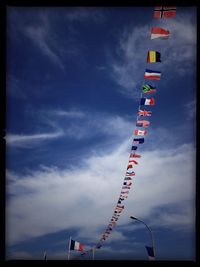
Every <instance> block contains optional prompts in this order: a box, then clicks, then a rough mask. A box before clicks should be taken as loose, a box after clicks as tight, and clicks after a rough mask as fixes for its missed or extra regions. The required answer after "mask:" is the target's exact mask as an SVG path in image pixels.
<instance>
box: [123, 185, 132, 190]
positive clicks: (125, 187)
mask: <svg viewBox="0 0 200 267" xmlns="http://www.w3.org/2000/svg"><path fill="white" fill-rule="evenodd" d="M122 189H131V188H130V186H127V185H125V186H122Z"/></svg>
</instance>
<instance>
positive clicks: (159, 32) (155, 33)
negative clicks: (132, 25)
mask: <svg viewBox="0 0 200 267" xmlns="http://www.w3.org/2000/svg"><path fill="white" fill-rule="evenodd" d="M156 38H160V39H167V38H169V31H168V30H165V29H163V28H159V27H152V28H151V40H153V39H156Z"/></svg>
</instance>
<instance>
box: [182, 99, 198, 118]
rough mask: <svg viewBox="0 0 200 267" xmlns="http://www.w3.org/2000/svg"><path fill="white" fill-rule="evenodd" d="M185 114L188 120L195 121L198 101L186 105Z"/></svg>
mask: <svg viewBox="0 0 200 267" xmlns="http://www.w3.org/2000/svg"><path fill="white" fill-rule="evenodd" d="M185 113H186V118H187V119H188V120H191V119H194V118H195V116H196V99H194V100H192V101H190V102H188V103H187V104H185Z"/></svg>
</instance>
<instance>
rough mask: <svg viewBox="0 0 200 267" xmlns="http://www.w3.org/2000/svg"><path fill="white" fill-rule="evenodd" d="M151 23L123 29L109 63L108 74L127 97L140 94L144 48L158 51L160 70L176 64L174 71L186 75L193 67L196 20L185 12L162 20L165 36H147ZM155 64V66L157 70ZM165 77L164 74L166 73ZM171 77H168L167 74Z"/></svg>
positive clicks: (145, 53) (144, 59)
mask: <svg viewBox="0 0 200 267" xmlns="http://www.w3.org/2000/svg"><path fill="white" fill-rule="evenodd" d="M152 26H154V25H143V26H135V27H134V28H133V29H132V31H130V30H128V31H127V30H126V29H125V30H124V32H123V33H122V34H121V36H120V37H119V44H118V46H117V47H116V53H117V55H118V59H117V56H115V59H114V58H113V59H112V63H111V69H112V72H111V76H112V77H113V79H114V80H115V81H116V82H117V83H118V84H119V85H120V88H121V89H120V92H121V93H122V94H123V95H125V96H127V97H129V98H133V99H134V98H137V97H139V88H140V86H141V81H142V80H143V75H144V69H145V61H146V56H147V51H148V50H151V49H155V45H156V50H157V51H159V52H161V60H162V64H161V65H160V66H159V70H161V71H163V70H164V69H168V70H169V69H170V68H171V67H172V66H176V69H174V71H175V72H176V74H177V75H180V76H182V75H185V74H186V73H191V71H193V70H194V64H195V58H196V38H197V37H196V36H197V31H196V24H195V23H194V21H193V20H192V19H191V17H190V16H188V15H184V16H182V15H179V16H178V15H177V18H176V19H174V20H169V21H167V22H166V21H165V20H163V21H162V20H161V22H160V24H159V26H160V27H163V28H166V29H169V30H170V33H171V36H170V38H169V39H168V40H150V29H151V27H152ZM157 68H158V66H156V67H154V69H155V70H157ZM165 79H167V77H165ZM168 79H170V77H168Z"/></svg>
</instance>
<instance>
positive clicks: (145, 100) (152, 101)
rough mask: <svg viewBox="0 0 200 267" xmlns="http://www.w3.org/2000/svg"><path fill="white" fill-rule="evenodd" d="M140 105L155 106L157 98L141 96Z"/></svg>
mask: <svg viewBox="0 0 200 267" xmlns="http://www.w3.org/2000/svg"><path fill="white" fill-rule="evenodd" d="M140 105H141V106H143V105H150V106H154V105H155V99H154V98H153V97H151V98H141V100H140Z"/></svg>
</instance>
